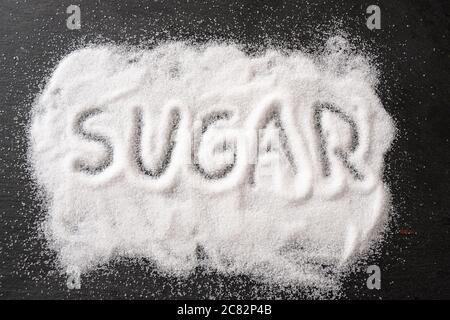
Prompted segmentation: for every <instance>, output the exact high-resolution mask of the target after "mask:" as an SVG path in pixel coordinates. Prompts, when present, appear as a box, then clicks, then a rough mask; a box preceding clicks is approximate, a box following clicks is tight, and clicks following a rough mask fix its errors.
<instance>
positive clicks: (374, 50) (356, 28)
mask: <svg viewBox="0 0 450 320" xmlns="http://www.w3.org/2000/svg"><path fill="white" fill-rule="evenodd" d="M448 3H449V2H448V1H446V0H445V1H438V0H436V1H379V0H376V1H375V0H374V1H370V2H368V1H345V2H343V3H341V1H335V2H332V1H308V2H304V1H243V0H241V1H223V0H220V1H204V2H202V1H75V0H70V1H51V0H41V1H8V0H6V1H5V0H2V1H0V15H1V18H0V54H1V57H0V66H1V68H0V71H1V74H0V81H1V82H0V104H1V105H0V125H1V127H0V142H1V144H0V237H1V244H0V254H1V258H0V264H1V269H0V270H1V271H0V298H3V299H13V298H15V299H22V298H39V299H41V298H75V299H77V298H199V299H204V298H222V299H229V298H257V297H259V298H297V297H298V298H302V297H303V296H304V295H303V294H304V293H305V292H304V291H302V290H300V291H299V290H297V289H296V288H276V287H272V286H269V285H264V284H258V283H256V282H254V281H253V280H251V279H248V278H246V277H227V276H221V275H216V274H208V275H205V274H204V273H203V272H201V270H198V271H197V272H195V273H194V274H193V275H192V276H191V277H189V278H188V279H184V280H180V279H176V278H170V277H164V276H163V275H160V274H158V273H157V271H155V269H154V268H152V267H151V263H150V262H148V263H145V264H142V263H141V264H139V263H137V262H135V261H118V262H114V263H112V264H111V265H109V266H106V267H104V268H101V269H99V270H96V271H93V272H92V273H90V274H88V275H86V276H83V277H82V288H81V290H72V291H70V290H68V289H67V288H66V279H65V277H63V276H62V275H60V273H59V271H58V269H57V265H56V262H55V253H54V252H51V251H49V250H47V249H46V244H45V240H44V239H43V238H42V237H41V236H40V234H39V233H38V231H37V229H38V228H37V227H38V224H39V221H41V220H42V219H43V217H44V215H45V212H42V210H41V208H40V206H39V202H38V201H37V200H35V198H34V197H33V194H34V185H33V183H32V181H30V178H29V176H28V175H27V173H26V158H25V154H26V143H27V142H26V131H25V130H26V124H27V122H28V121H29V110H30V104H31V102H32V99H33V97H34V96H35V95H36V94H37V93H38V92H39V90H40V88H41V87H42V85H43V84H44V83H45V79H46V77H48V76H49V75H50V74H51V71H52V68H53V67H54V66H55V64H56V62H57V61H58V59H59V58H60V57H62V56H63V55H64V54H66V53H68V52H69V51H71V50H72V49H73V48H75V47H77V46H78V45H80V44H83V43H89V42H91V41H95V42H117V43H127V44H134V45H139V44H143V43H145V45H146V46H150V47H151V46H152V45H154V44H155V43H158V42H159V41H164V40H168V39H173V40H176V39H179V40H189V41H193V42H198V43H203V42H205V41H208V40H211V39H216V40H231V41H234V42H239V43H241V44H244V45H247V50H248V51H250V52H251V51H254V50H256V49H264V48H265V47H267V46H270V45H274V46H278V47H283V48H288V49H300V48H304V49H305V50H309V51H314V50H318V48H320V47H321V46H322V45H323V44H324V42H325V40H326V39H327V38H328V36H329V35H331V34H335V33H336V32H346V33H347V35H348V39H349V40H350V42H351V43H352V44H354V45H355V46H356V48H359V49H364V50H365V51H366V52H370V53H371V54H372V55H374V56H375V62H376V63H377V65H378V68H379V70H380V71H381V78H380V80H381V81H380V85H379V88H378V93H379V95H380V97H381V99H382V101H383V104H384V107H385V108H386V110H387V111H388V112H389V113H390V114H391V115H392V116H393V117H394V119H395V120H396V122H397V127H398V129H399V135H398V138H397V140H396V141H395V143H394V146H393V148H392V150H391V151H390V152H389V154H388V155H387V159H386V160H387V167H386V170H385V178H386V181H387V182H388V183H389V184H390V187H391V191H392V198H393V207H394V211H395V213H396V215H397V218H396V219H395V221H394V222H393V223H392V227H391V232H390V233H389V235H388V236H387V243H385V244H384V245H383V247H382V249H381V252H380V253H379V254H375V255H373V256H371V257H370V258H369V260H368V261H365V262H363V263H362V264H361V265H360V269H359V270H356V271H355V272H353V273H351V274H350V275H349V276H348V278H347V279H346V281H345V284H344V290H343V291H344V293H345V297H346V298H351V299H379V298H383V299H394V298H396V299H405V298H407V299H418V298H450V288H449V287H450V270H449V268H450V261H449V260H450V258H449V256H450V251H449V249H450V246H449V241H450V237H449V231H450V214H449V212H448V208H449V196H448V191H449V189H450V185H449V148H448V143H449V135H448V126H449V106H448V100H449V99H448V98H449V95H448V89H449V88H448V82H449V51H448V48H449V41H448V36H449V34H448V29H449V12H450V10H449V5H448ZM70 4H77V5H80V7H81V24H82V26H81V29H80V30H68V29H67V27H66V19H67V17H68V16H69V15H68V14H66V8H67V6H68V5H70ZM370 4H376V5H379V6H380V8H381V29H380V30H369V29H368V28H367V27H366V18H367V16H368V14H366V12H365V11H366V8H367V6H368V5H370ZM368 264H377V265H379V266H380V267H381V270H382V288H381V290H368V289H367V287H366V278H367V274H366V273H365V268H366V266H367V265H368ZM288 289H290V290H288Z"/></svg>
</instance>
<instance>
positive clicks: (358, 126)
mask: <svg viewBox="0 0 450 320" xmlns="http://www.w3.org/2000/svg"><path fill="white" fill-rule="evenodd" d="M345 46H346V43H345V41H343V40H342V39H340V38H332V39H331V40H330V41H329V43H328V47H327V49H326V50H324V53H322V54H320V55H316V56H312V55H306V54H304V53H302V52H298V51H294V52H289V53H282V52H278V51H275V50H272V51H270V50H269V51H266V52H265V53H263V54H259V55H254V56H249V55H247V54H245V53H244V52H242V51H241V50H240V49H239V48H238V47H237V46H235V45H229V44H209V45H204V46H192V45H187V44H182V43H169V44H165V45H161V46H158V47H156V48H154V49H152V50H143V49H130V48H123V47H117V46H90V47H86V48H83V49H79V50H76V51H74V52H72V53H71V54H69V55H68V56H66V57H65V58H64V59H62V61H61V62H60V63H59V64H58V66H57V68H56V69H55V70H54V72H53V74H52V76H51V78H50V80H49V81H48V83H47V85H46V86H45V89H44V90H43V92H42V94H41V95H40V96H39V97H38V98H37V99H36V103H35V105H34V108H33V115H32V122H31V127H30V136H29V137H30V162H31V165H32V168H33V172H34V175H35V178H36V181H37V182H38V184H39V185H40V186H41V187H42V189H43V190H44V191H45V195H46V199H47V206H48V207H47V208H48V219H47V220H46V223H45V232H46V236H47V237H48V239H49V243H51V246H52V248H54V249H55V250H56V251H57V252H58V257H59V261H60V263H61V265H62V267H63V268H64V270H66V271H67V273H68V274H72V275H79V274H82V273H84V272H87V271H89V270H92V269H93V268H95V267H97V266H99V265H102V264H104V263H107V262H108V261H110V260H112V259H115V258H117V257H133V258H141V257H142V258H146V259H150V260H152V261H154V262H155V263H156V265H157V266H158V268H159V269H160V270H163V271H165V272H168V273H171V274H176V275H179V276H183V275H186V274H188V273H189V272H191V271H192V270H193V269H194V268H195V267H196V266H198V265H202V266H204V267H206V268H211V269H212V270H216V271H219V272H223V273H232V274H246V275H251V276H253V277H256V278H258V279H260V280H262V281H274V282H278V283H280V282H281V283H302V284H305V285H307V286H309V285H312V286H316V287H327V286H333V285H334V283H335V280H336V279H337V277H338V275H339V272H340V270H343V269H345V268H346V266H347V265H348V264H349V263H351V262H352V261H354V260H355V258H357V257H358V256H360V255H361V254H362V253H364V252H366V251H367V250H368V246H369V243H370V241H371V240H373V239H374V238H376V237H377V235H378V234H379V232H380V230H381V229H382V227H383V226H384V223H385V221H386V218H387V215H388V202H389V192H388V190H387V187H386V185H385V184H384V183H383V181H382V173H383V156H384V154H385V153H386V151H387V150H388V148H389V147H390V144H391V142H392V140H393V138H394V133H395V129H394V125H393V121H392V119H391V118H390V117H389V115H388V114H387V113H386V111H385V110H384V109H383V106H382V104H381V102H380V99H379V98H378V97H377V95H376V93H375V85H376V81H377V75H376V72H374V69H373V68H372V67H371V66H370V64H369V63H368V62H367V60H366V59H365V58H364V57H363V56H361V55H358V54H349V53H348V51H347V50H346V48H345Z"/></svg>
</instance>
